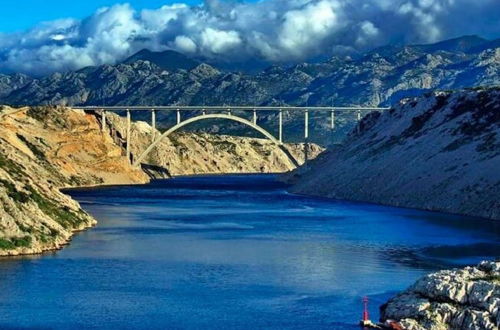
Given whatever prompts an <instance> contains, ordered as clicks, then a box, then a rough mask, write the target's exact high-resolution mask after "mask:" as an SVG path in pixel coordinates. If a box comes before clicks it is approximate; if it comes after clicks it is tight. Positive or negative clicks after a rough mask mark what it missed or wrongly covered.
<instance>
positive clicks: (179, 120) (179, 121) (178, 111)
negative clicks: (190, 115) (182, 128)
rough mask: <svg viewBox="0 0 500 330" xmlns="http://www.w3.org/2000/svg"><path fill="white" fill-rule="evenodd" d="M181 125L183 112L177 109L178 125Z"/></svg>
mask: <svg viewBox="0 0 500 330" xmlns="http://www.w3.org/2000/svg"><path fill="white" fill-rule="evenodd" d="M180 123H181V111H180V110H179V109H177V125H179V124H180Z"/></svg>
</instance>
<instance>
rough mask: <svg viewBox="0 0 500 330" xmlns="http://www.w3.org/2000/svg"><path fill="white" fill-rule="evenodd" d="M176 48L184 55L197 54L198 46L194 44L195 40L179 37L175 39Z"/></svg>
mask: <svg viewBox="0 0 500 330" xmlns="http://www.w3.org/2000/svg"><path fill="white" fill-rule="evenodd" d="M174 44H175V48H176V49H177V50H178V51H180V52H182V53H190V54H192V53H195V52H196V49H197V46H196V44H195V43H194V41H193V39H191V38H189V37H186V36H177V37H175V41H174Z"/></svg>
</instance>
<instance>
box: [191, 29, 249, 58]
mask: <svg viewBox="0 0 500 330" xmlns="http://www.w3.org/2000/svg"><path fill="white" fill-rule="evenodd" d="M200 40H201V47H202V49H203V50H205V51H206V52H209V53H211V54H223V53H225V52H227V51H230V50H232V49H235V48H236V47H238V46H239V45H240V44H241V43H242V41H241V39H240V36H239V34H238V32H236V31H222V30H217V29H213V28H206V29H205V30H203V31H202V32H201V36H200Z"/></svg>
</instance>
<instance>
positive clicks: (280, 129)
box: [278, 109, 283, 143]
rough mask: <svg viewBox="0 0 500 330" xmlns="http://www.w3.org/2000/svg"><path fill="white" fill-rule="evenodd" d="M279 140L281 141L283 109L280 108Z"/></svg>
mask: <svg viewBox="0 0 500 330" xmlns="http://www.w3.org/2000/svg"><path fill="white" fill-rule="evenodd" d="M278 136H279V141H280V143H283V110H281V109H280V113H279V134H278Z"/></svg>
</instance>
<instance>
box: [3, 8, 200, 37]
mask: <svg viewBox="0 0 500 330" xmlns="http://www.w3.org/2000/svg"><path fill="white" fill-rule="evenodd" d="M176 2H182V3H186V4H191V5H194V4H199V3H200V2H201V1H199V0H177V1H175V0H124V1H116V0H0V10H1V13H2V15H1V19H0V31H1V32H14V31H19V30H26V29H29V28H31V27H33V26H35V25H37V23H39V22H43V21H51V20H55V19H60V18H68V17H71V18H84V17H87V16H89V15H91V14H92V13H94V12H95V11H96V9H98V8H100V7H105V6H111V5H114V4H116V3H130V4H131V5H132V7H134V8H135V9H137V10H140V9H143V8H148V9H155V8H159V7H161V6H162V5H165V4H172V3H176Z"/></svg>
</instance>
